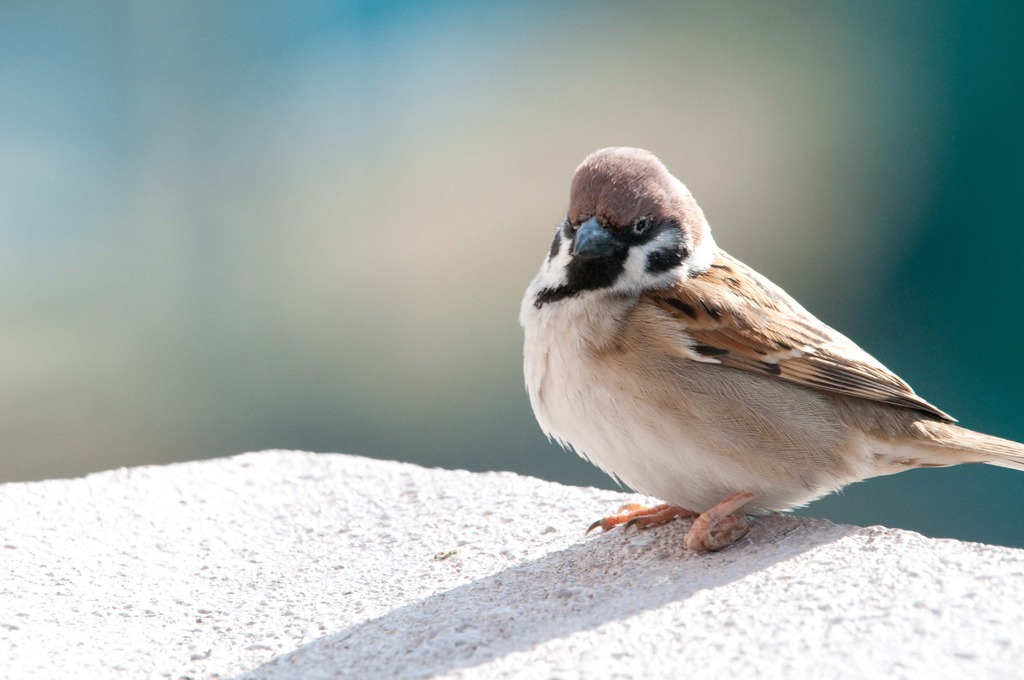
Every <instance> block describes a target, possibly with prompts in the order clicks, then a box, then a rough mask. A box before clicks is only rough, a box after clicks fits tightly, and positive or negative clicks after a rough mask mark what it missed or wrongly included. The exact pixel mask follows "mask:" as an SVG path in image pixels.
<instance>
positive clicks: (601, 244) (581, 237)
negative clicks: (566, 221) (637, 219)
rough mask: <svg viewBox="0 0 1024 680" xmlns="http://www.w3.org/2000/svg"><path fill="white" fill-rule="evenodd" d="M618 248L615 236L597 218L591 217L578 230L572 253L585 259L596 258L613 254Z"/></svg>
mask: <svg viewBox="0 0 1024 680" xmlns="http://www.w3.org/2000/svg"><path fill="white" fill-rule="evenodd" d="M617 248H618V243H617V242H616V240H615V237H613V236H612V235H611V234H610V233H609V232H608V230H607V229H605V228H604V227H602V226H601V224H600V223H599V222H598V221H597V218H594V217H591V218H590V219H589V220H587V221H586V222H584V223H583V224H581V225H580V228H579V229H578V230H576V240H575V241H573V244H572V254H573V255H575V256H578V257H582V258H585V259H596V258H599V257H605V256H607V255H611V254H612V253H613V252H615V250H616V249H617Z"/></svg>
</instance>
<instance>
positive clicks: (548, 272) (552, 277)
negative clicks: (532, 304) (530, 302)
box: [532, 236, 572, 291]
mask: <svg viewBox="0 0 1024 680" xmlns="http://www.w3.org/2000/svg"><path fill="white" fill-rule="evenodd" d="M571 250H572V239H567V238H565V236H562V238H561V239H559V243H558V252H557V253H555V256H554V257H551V256H550V255H545V256H544V262H543V263H541V265H540V271H539V272H538V273H537V276H536V277H535V278H534V279H533V284H534V285H533V286H532V287H533V289H534V290H535V291H537V290H543V289H545V288H558V287H559V286H564V285H565V284H567V283H568V282H569V271H568V270H569V261H570V260H572V253H571V252H570V251H571Z"/></svg>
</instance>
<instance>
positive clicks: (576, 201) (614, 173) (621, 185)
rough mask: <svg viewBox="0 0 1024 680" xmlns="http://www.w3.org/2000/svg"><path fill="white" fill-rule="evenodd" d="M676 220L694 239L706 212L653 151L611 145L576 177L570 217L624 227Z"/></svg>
mask: <svg viewBox="0 0 1024 680" xmlns="http://www.w3.org/2000/svg"><path fill="white" fill-rule="evenodd" d="M645 216H647V217H653V218H655V219H666V218H674V219H676V220H678V221H679V223H680V225H681V226H683V228H684V229H686V230H687V231H689V233H690V234H692V235H693V237H694V238H695V239H699V238H700V234H701V232H702V229H701V223H702V222H703V218H704V215H703V213H702V212H701V210H700V208H699V207H698V206H697V203H696V201H694V200H693V196H692V195H691V194H690V192H689V191H687V190H686V188H685V187H683V186H682V185H681V184H680V183H679V182H677V181H676V180H675V178H674V177H673V176H672V175H671V174H670V173H669V171H668V169H667V168H666V167H665V165H664V164H663V163H662V162H661V161H660V160H658V157H657V156H655V155H654V154H652V153H651V152H650V151H644V150H643V149H633V148H630V147H612V148H608V149H601V150H600V151H595V152H594V153H592V154H590V155H589V156H587V157H586V158H584V159H583V162H582V163H580V166H579V167H578V168H576V174H575V175H573V178H572V189H571V190H570V194H569V212H568V217H569V221H570V222H573V223H575V224H578V223H579V222H580V221H582V220H585V219H587V218H589V217H597V218H598V219H600V220H602V221H603V222H604V223H605V224H606V225H607V226H608V227H610V228H618V229H621V228H625V227H628V226H630V225H632V224H633V223H634V222H635V221H636V220H637V219H638V218H640V217H645Z"/></svg>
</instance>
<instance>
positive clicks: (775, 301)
mask: <svg viewBox="0 0 1024 680" xmlns="http://www.w3.org/2000/svg"><path fill="white" fill-rule="evenodd" d="M645 297H646V302H648V303H650V304H654V305H656V306H658V307H659V308H661V309H662V310H664V311H666V312H668V313H669V314H671V315H672V317H673V318H674V319H675V320H676V321H678V322H679V323H680V324H681V325H682V327H683V328H682V330H683V333H682V334H681V336H682V337H683V342H685V343H688V346H686V347H681V348H680V350H681V354H683V355H684V356H686V357H687V358H689V359H691V360H694V361H701V362H705V363H712V364H715V363H717V364H721V365H722V366H727V367H730V368H736V369H740V370H744V371H750V372H752V373H759V374H761V375H766V376H772V377H775V378H778V379H779V380H785V381H788V382H791V383H795V384H797V385H802V386H805V387H811V388H814V389H818V390H826V391H829V392H835V393H838V394H843V395H846V396H851V397H860V398H861V399H869V400H872V401H878V402H884V403H886V404H893V405H895V406H902V407H905V408H910V409H916V410H918V411H922V412H924V413H928V414H930V415H933V416H935V417H937V418H939V419H941V420H944V421H947V422H955V419H954V418H953V417H951V416H949V415H948V414H946V413H944V412H942V411H940V410H939V409H937V408H936V407H934V406H932V405H931V404H929V403H928V402H927V401H925V400H924V399H922V398H921V397H919V396H917V395H916V394H915V393H914V390H912V389H911V388H910V386H909V385H907V383H905V382H903V381H902V380H901V379H900V378H899V377H898V376H896V375H895V374H894V373H892V372H891V371H890V370H889V369H887V368H886V367H885V366H883V365H882V364H881V363H879V362H878V361H877V360H876V359H875V358H874V357H872V356H871V355H870V354H868V353H867V352H865V351H864V350H862V349H861V348H860V347H858V346H857V345H856V344H855V343H854V342H853V341H851V340H850V339H848V338H847V337H845V336H844V335H842V334H840V333H838V332H836V331H834V330H833V329H831V328H829V327H828V326H826V325H825V324H824V323H822V322H821V321H819V320H818V319H816V318H815V317H814V316H813V315H812V314H811V313H810V312H808V311H807V310H805V309H804V308H803V307H801V306H800V304H799V303H798V302H796V301H795V300H794V299H793V298H791V297H790V296H789V295H787V294H786V293H785V291H783V290H782V289H781V288H779V287H778V286H776V285H775V284H773V283H772V282H771V281H769V280H768V279H766V278H764V277H763V276H761V275H760V274H758V273H757V272H755V271H754V270H752V269H750V268H749V267H747V266H746V265H744V264H743V263H742V262H740V261H738V260H736V259H735V258H733V257H731V256H729V255H728V254H726V253H724V252H720V253H719V254H718V257H717V259H716V261H715V263H714V264H713V265H712V266H711V268H710V269H709V270H708V271H707V272H706V273H704V274H701V275H699V276H696V277H693V278H691V279H687V280H686V281H683V282H681V283H679V284H677V285H676V286H674V287H673V288H669V289H663V290H657V291H650V292H648V293H647V294H646V296H645Z"/></svg>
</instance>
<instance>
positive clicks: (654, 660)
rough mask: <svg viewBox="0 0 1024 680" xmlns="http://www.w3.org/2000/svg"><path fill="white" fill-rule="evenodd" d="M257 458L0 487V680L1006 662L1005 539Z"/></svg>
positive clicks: (1010, 661)
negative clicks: (985, 541)
mask: <svg viewBox="0 0 1024 680" xmlns="http://www.w3.org/2000/svg"><path fill="white" fill-rule="evenodd" d="M635 499H636V497H634V496H629V495H626V494H618V493H613V492H608V491H599V490H595V489H585V488H573V487H565V486H560V485H558V484H552V483H549V482H543V481H539V480H536V479H531V478H527V477H519V476H516V475H513V474H508V473H502V474H496V473H491V474H473V473H469V472H462V471H446V470H428V469H424V468H420V467H417V466H414V465H408V464H403V463H395V462H388V461H378V460H370V459H366V458H359V457H355V456H345V455H326V454H319V455H317V454H309V453H297V452H282V451H272V452H264V453H255V454H245V455H242V456H237V457H234V458H225V459H218V460H211V461H205V462H194V463H184V464H178V465H169V466H164V467H146V468H135V469H128V470H117V471H112V472H104V473H100V474H95V475H91V476H89V477H86V478H83V479H73V480H50V481H45V482H36V483H29V484H7V485H3V486H0V520H2V525H0V531H2V535H0V560H2V562H0V564H2V567H0V568H2V572H3V581H2V583H0V677H4V678H51V677H52V678H58V677H59V678H65V677H73V678H90V677H95V678H118V677H123V678H146V677H149V678H225V677H234V676H238V675H242V676H243V677H244V678H248V679H251V680H256V679H269V678H373V677H404V678H424V677H437V676H443V677H559V678H576V677H595V678H598V677H599V678H607V677H693V676H694V675H699V676H700V677H729V678H735V677H830V678H837V677H851V678H853V677H921V678H925V677H927V678H941V677H949V678H954V677H994V678H995V677H1020V676H1021V674H1022V673H1024V667H1022V666H1021V659H1024V551H1021V550H1013V549H1009V548H997V547H991V546H985V545H978V544H971V543H961V542H957V541H951V540H933V539H927V538H924V537H922V536H919V535H917V534H913V533H909V532H905V531H896V530H890V529H883V528H880V527H871V528H867V529H861V528H857V527H850V526H835V525H832V524H830V523H828V522H824V521H820V520H808V519H801V518H794V517H785V516H773V517H769V518H766V519H763V520H759V521H758V522H757V524H756V526H755V528H754V530H753V531H751V533H750V535H749V536H748V537H747V538H745V539H743V540H742V541H741V542H740V543H738V544H737V545H735V546H733V547H731V548H729V549H727V550H725V551H723V552H721V553H718V554H714V555H696V554H693V553H690V552H687V551H686V550H685V549H684V548H683V533H684V530H685V528H686V526H687V523H685V522H681V521H680V522H676V523H673V524H670V525H667V526H665V527H660V528H657V529H653V530H650V531H647V532H644V533H636V532H633V531H625V532H624V531H621V530H615V531H612V532H610V533H608V534H603V535H596V536H591V537H589V538H584V537H583V528H584V527H586V526H587V525H588V524H589V523H590V521H592V520H593V519H595V518H597V517H599V516H601V515H603V514H607V513H608V512H610V511H612V510H614V509H615V508H616V507H617V506H618V505H619V504H621V503H623V502H626V501H627V500H635Z"/></svg>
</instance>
